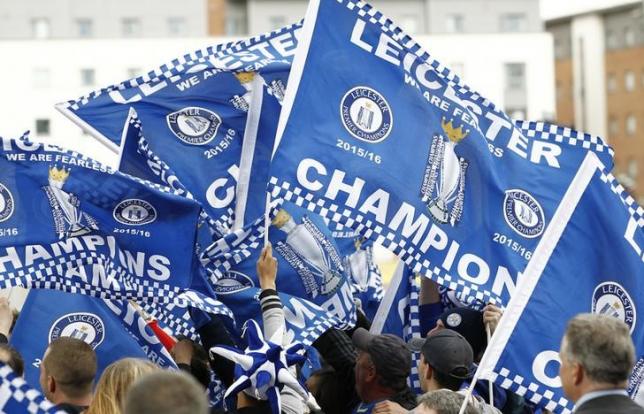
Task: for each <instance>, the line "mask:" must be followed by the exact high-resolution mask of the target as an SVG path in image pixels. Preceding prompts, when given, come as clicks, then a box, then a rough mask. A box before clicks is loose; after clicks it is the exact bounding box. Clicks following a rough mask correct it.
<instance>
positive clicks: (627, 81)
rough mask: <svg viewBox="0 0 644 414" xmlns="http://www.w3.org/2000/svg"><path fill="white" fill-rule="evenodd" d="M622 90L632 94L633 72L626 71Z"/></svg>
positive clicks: (633, 85) (633, 84) (633, 87)
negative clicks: (624, 89)
mask: <svg viewBox="0 0 644 414" xmlns="http://www.w3.org/2000/svg"><path fill="white" fill-rule="evenodd" d="M624 88H626V90H627V91H628V92H632V91H633V90H634V89H635V74H634V73H633V71H630V70H628V71H626V73H625V74H624Z"/></svg>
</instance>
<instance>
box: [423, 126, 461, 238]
mask: <svg viewBox="0 0 644 414" xmlns="http://www.w3.org/2000/svg"><path fill="white" fill-rule="evenodd" d="M441 126H442V128H443V131H444V132H445V136H446V137H447V138H444V137H443V136H442V135H435V136H434V138H433V139H432V144H431V147H430V150H429V156H428V158H427V166H426V167H425V174H424V176H423V183H422V186H421V188H420V196H421V198H422V200H423V202H424V203H425V205H427V210H428V211H429V214H430V215H431V217H432V219H433V220H434V221H435V222H437V223H439V224H450V225H452V226H455V225H456V223H458V221H459V220H460V218H461V214H462V213H463V200H464V197H465V173H466V171H467V166H468V162H467V160H465V159H464V158H461V157H459V156H458V155H457V154H456V151H455V149H456V146H457V145H458V144H459V143H460V142H461V141H462V140H463V139H465V138H466V137H467V134H468V133H469V131H463V127H461V126H459V127H458V128H457V127H454V124H453V123H452V121H451V120H450V121H446V120H445V119H443V120H442V121H441Z"/></svg>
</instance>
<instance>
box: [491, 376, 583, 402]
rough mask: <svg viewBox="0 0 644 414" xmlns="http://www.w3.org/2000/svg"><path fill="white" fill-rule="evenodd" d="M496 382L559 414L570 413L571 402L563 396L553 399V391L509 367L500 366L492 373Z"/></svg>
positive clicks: (492, 377) (492, 378)
mask: <svg viewBox="0 0 644 414" xmlns="http://www.w3.org/2000/svg"><path fill="white" fill-rule="evenodd" d="M488 379H490V380H492V381H494V382H495V383H496V384H498V385H499V386H501V387H502V388H504V389H506V390H510V391H512V392H514V393H515V394H518V395H521V396H523V397H524V398H525V399H527V400H528V401H531V402H533V403H534V404H537V405H538V406H540V407H543V408H545V409H547V410H550V411H555V410H557V411H556V412H558V413H559V414H571V413H572V407H573V404H572V403H571V402H570V401H568V400H567V399H566V398H565V397H561V398H559V399H558V400H554V399H553V397H554V393H553V392H552V391H551V390H549V389H547V388H546V387H544V386H543V385H539V384H536V383H534V382H530V381H527V380H526V379H525V378H523V377H522V376H520V375H518V374H516V375H514V374H512V372H510V370H509V369H507V368H503V367H501V368H500V369H498V373H492V375H491V376H490V378H488Z"/></svg>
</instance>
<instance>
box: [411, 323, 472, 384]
mask: <svg viewBox="0 0 644 414" xmlns="http://www.w3.org/2000/svg"><path fill="white" fill-rule="evenodd" d="M409 347H410V348H411V349H412V350H413V351H416V352H420V364H419V366H418V374H419V376H420V386H421V388H422V389H423V391H433V390H437V389H440V388H447V389H448V390H452V391H457V390H458V389H459V388H460V386H461V384H462V383H463V381H464V380H465V379H467V378H469V377H470V374H471V372H472V363H473V358H474V357H473V353H472V347H471V346H470V344H469V343H468V342H467V340H466V339H465V338H464V337H463V336H462V335H461V334H459V333H458V332H455V331H452V330H451V329H441V330H437V331H433V332H431V333H430V334H429V335H427V338H425V339H422V338H417V339H413V340H411V341H410V342H409Z"/></svg>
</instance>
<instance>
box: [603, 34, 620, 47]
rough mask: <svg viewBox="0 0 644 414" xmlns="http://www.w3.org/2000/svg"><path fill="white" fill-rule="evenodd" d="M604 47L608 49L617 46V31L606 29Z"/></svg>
mask: <svg viewBox="0 0 644 414" xmlns="http://www.w3.org/2000/svg"><path fill="white" fill-rule="evenodd" d="M606 47H607V48H608V49H617V48H618V47H619V39H618V38H617V33H615V32H614V31H613V30H606Z"/></svg>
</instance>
